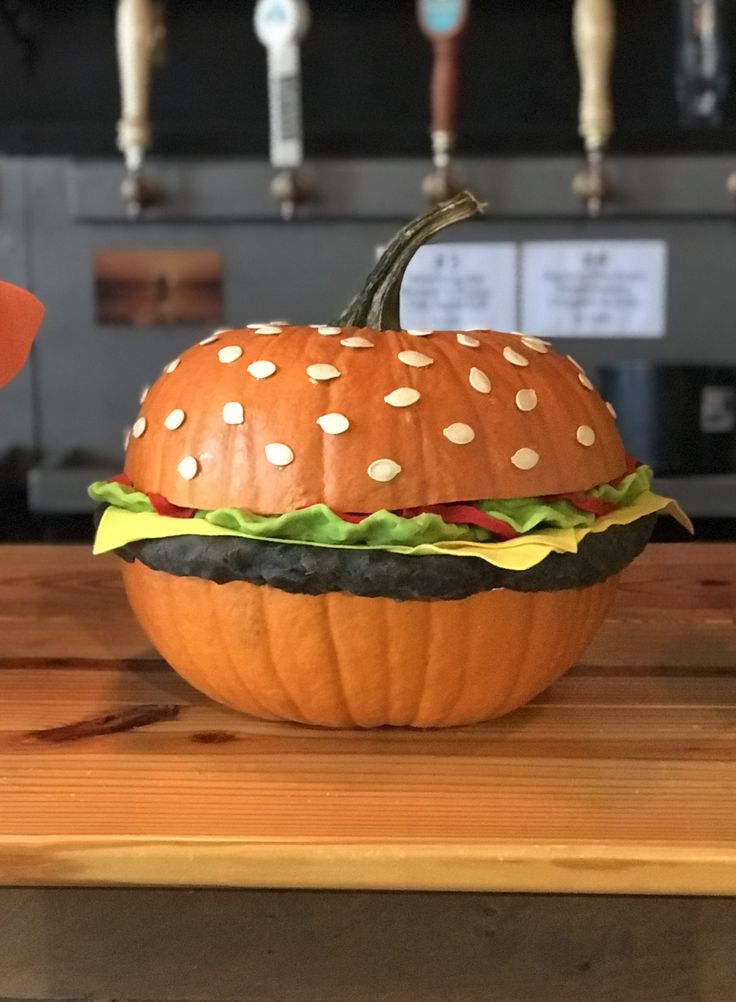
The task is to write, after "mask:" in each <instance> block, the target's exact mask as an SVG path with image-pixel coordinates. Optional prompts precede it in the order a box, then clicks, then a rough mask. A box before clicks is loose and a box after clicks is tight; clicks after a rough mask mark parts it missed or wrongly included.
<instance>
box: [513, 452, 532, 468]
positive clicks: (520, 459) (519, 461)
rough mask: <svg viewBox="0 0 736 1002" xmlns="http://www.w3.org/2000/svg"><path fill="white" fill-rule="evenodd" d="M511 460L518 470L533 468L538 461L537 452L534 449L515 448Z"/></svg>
mask: <svg viewBox="0 0 736 1002" xmlns="http://www.w3.org/2000/svg"><path fill="white" fill-rule="evenodd" d="M511 462H512V463H513V464H514V466H515V467H516V468H517V469H519V470H533V469H534V467H535V466H536V465H537V463H538V462H539V453H538V452H535V451H534V449H517V450H516V452H515V453H514V454H513V456H512V457H511Z"/></svg>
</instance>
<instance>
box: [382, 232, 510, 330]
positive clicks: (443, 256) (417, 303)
mask: <svg viewBox="0 0 736 1002" xmlns="http://www.w3.org/2000/svg"><path fill="white" fill-rule="evenodd" d="M516 273H517V250H516V246H515V245H514V244H510V243H442V244H430V245H429V246H426V247H420V248H419V250H418V251H417V253H416V254H415V255H414V257H413V258H412V260H411V263H410V264H409V267H408V268H407V269H406V273H405V275H404V282H403V285H402V286H401V326H402V327H404V328H416V329H418V330H455V329H457V330H486V329H487V328H491V329H494V330H514V329H515V328H516V326H517V323H516V281H517V279H516Z"/></svg>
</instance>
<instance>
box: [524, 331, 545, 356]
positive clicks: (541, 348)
mask: <svg viewBox="0 0 736 1002" xmlns="http://www.w3.org/2000/svg"><path fill="white" fill-rule="evenodd" d="M521 343H522V344H523V345H524V347H525V348H529V349H530V350H531V351H537V352H539V354H540V355H546V354H547V352H548V351H549V347H548V345H547V342H546V341H543V340H542V339H541V338H539V337H531V335H528V334H525V335H524V336H523V337H522V339H521Z"/></svg>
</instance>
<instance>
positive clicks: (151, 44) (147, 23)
mask: <svg viewBox="0 0 736 1002" xmlns="http://www.w3.org/2000/svg"><path fill="white" fill-rule="evenodd" d="M116 29H117V51H118V66H119V70H120V93H121V116H120V120H119V121H118V130H117V143H118V149H119V150H120V152H121V153H122V154H123V156H124V158H125V167H126V171H127V176H126V178H125V180H124V181H123V184H122V187H121V194H122V196H123V199H124V201H125V203H126V206H127V210H128V214H129V215H130V216H131V217H133V218H135V217H137V216H138V215H140V212H141V209H142V208H144V207H145V206H147V205H153V204H154V203H155V202H158V201H160V200H161V197H162V192H161V189H160V187H159V185H158V184H157V183H155V182H154V181H152V180H150V179H148V178H145V177H144V176H143V173H142V171H143V164H144V161H145V157H146V153H147V151H148V150H149V148H150V146H151V124H150V118H149V97H150V88H151V71H152V69H153V65H154V62H155V61H157V60H159V61H160V59H161V54H162V49H163V44H164V38H165V26H164V21H163V11H162V8H161V6H160V5H159V4H158V3H156V2H155V0H118V7H117V22H116Z"/></svg>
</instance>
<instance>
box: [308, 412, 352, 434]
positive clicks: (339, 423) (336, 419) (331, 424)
mask: <svg viewBox="0 0 736 1002" xmlns="http://www.w3.org/2000/svg"><path fill="white" fill-rule="evenodd" d="M316 423H317V424H318V425H319V426H320V428H321V429H322V431H323V432H325V434H327V435H342V433H343V432H344V431H347V430H348V428H349V427H350V422H349V421H348V419H347V418H346V417H345V415H344V414H337V413H332V414H322V415H321V416H320V417H318V418H317V421H316Z"/></svg>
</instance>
